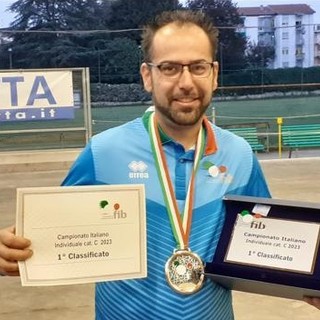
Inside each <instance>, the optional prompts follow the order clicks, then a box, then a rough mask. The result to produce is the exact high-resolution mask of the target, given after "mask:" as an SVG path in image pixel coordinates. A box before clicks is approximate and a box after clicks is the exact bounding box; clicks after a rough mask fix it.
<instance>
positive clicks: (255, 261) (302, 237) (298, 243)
mask: <svg viewBox="0 0 320 320" xmlns="http://www.w3.org/2000/svg"><path fill="white" fill-rule="evenodd" d="M246 216H247V215H245V216H242V215H241V214H238V216H237V221H236V224H235V226H234V230H233V234H232V237H231V241H230V244H229V250H228V252H227V254H226V257H225V262H233V263H240V264H244V265H252V266H258V267H268V268H273V269H282V270H287V271H295V272H301V273H307V274H312V273H313V270H314V263H315V259H316V254H317V253H318V246H319V230H320V225H319V224H318V223H307V222H302V221H299V222H298V221H290V220H283V219H270V218H262V217H259V218H258V219H255V218H253V217H252V216H251V215H249V217H252V219H248V218H246ZM248 220H249V221H248Z"/></svg>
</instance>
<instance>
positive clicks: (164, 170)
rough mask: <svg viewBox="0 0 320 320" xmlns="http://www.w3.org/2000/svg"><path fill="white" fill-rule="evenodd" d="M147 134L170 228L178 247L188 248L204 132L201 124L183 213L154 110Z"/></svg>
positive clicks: (203, 144) (203, 145)
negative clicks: (179, 206)
mask: <svg viewBox="0 0 320 320" xmlns="http://www.w3.org/2000/svg"><path fill="white" fill-rule="evenodd" d="M148 127H149V128H148V129H149V135H150V141H151V146H152V153H153V157H154V160H155V162H156V167H157V172H158V177H159V180H160V185H161V189H162V193H163V197H164V200H165V204H166V208H167V212H168V216H169V220H170V224H171V228H172V232H173V235H174V237H175V239H176V242H177V245H178V248H179V249H188V247H189V236H190V230H191V222H192V212H193V202H194V184H195V176H196V172H197V169H198V167H199V163H200V159H201V156H202V154H203V152H204V147H205V132H204V129H203V126H201V127H200V130H199V133H198V138H197V144H196V149H195V155H194V165H193V169H192V173H191V178H190V181H189V185H188V191H187V197H186V200H185V206H184V210H183V215H181V214H180V212H179V209H178V204H177V201H176V197H175V193H174V189H173V186H172V182H171V178H170V174H169V170H168V165H167V161H166V157H165V154H164V151H163V148H162V143H161V139H160V134H159V130H158V123H157V120H156V117H155V114H154V112H152V114H151V115H150V118H149V124H148Z"/></svg>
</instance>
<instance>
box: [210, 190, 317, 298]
mask: <svg viewBox="0 0 320 320" xmlns="http://www.w3.org/2000/svg"><path fill="white" fill-rule="evenodd" d="M223 201H224V204H225V210H226V217H225V222H224V225H223V229H222V232H221V236H220V239H219V242H218V245H217V248H216V251H215V254H214V257H213V260H212V261H211V262H209V263H206V266H205V275H206V277H209V278H211V279H212V280H213V281H215V282H217V283H219V284H220V285H222V286H223V287H225V288H228V289H230V290H237V291H244V292H250V293H257V294H264V295H271V296H277V297H282V298H288V299H295V300H302V299H303V297H304V296H312V297H320V254H319V250H318V253H317V254H316V258H315V261H314V270H313V273H312V274H303V273H298V272H292V271H288V270H279V269H273V268H267V267H265V266H263V267H259V266H256V265H254V266H253V265H252V266H251V265H241V264H239V263H233V262H230V261H228V262H226V261H225V257H226V254H227V250H228V247H229V243H230V239H231V237H232V232H233V229H234V225H235V222H236V219H237V216H238V214H239V212H241V211H242V210H249V211H251V210H252V209H253V208H254V207H255V206H256V205H267V206H269V207H270V209H269V212H268V217H269V218H277V219H284V220H292V221H301V222H313V223H319V224H320V204H317V203H310V202H297V201H288V200H282V199H270V198H259V197H249V196H238V195H226V196H225V197H224V199H223ZM318 249H319V248H318Z"/></svg>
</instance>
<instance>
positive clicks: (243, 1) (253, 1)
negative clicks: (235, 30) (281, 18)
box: [0, 0, 320, 28]
mask: <svg viewBox="0 0 320 320" xmlns="http://www.w3.org/2000/svg"><path fill="white" fill-rule="evenodd" d="M13 2H15V0H0V28H5V27H8V25H9V23H10V22H11V21H12V20H13V18H14V15H13V14H12V13H9V12H6V9H7V8H8V6H9V5H10V4H12V3H13ZM181 2H183V1H181ZM233 2H234V3H237V4H238V7H257V6H260V5H267V4H298V3H300V4H302V3H303V4H308V5H309V6H310V7H311V8H312V9H313V10H314V11H316V13H315V14H314V15H313V22H314V23H318V24H320V1H319V0H233Z"/></svg>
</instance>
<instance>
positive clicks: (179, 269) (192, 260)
mask: <svg viewBox="0 0 320 320" xmlns="http://www.w3.org/2000/svg"><path fill="white" fill-rule="evenodd" d="M165 273H166V278H167V281H168V283H169V285H170V287H171V288H172V289H173V290H175V291H176V292H179V293H182V294H192V293H195V292H197V291H198V290H199V289H200V288H201V287H202V285H203V280H204V265H203V263H202V260H201V259H200V257H199V256H198V255H197V254H195V253H193V252H191V251H190V250H188V249H186V250H175V251H174V253H173V255H172V256H171V257H170V258H169V259H168V261H167V263H166V266H165Z"/></svg>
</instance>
